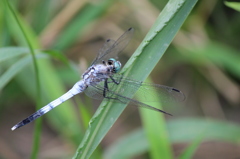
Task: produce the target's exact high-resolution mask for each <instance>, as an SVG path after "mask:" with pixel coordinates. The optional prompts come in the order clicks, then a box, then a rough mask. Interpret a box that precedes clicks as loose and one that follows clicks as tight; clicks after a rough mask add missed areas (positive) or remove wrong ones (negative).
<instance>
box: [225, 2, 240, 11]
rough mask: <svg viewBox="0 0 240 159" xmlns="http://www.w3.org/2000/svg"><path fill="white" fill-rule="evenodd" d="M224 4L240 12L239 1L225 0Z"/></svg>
mask: <svg viewBox="0 0 240 159" xmlns="http://www.w3.org/2000/svg"><path fill="white" fill-rule="evenodd" d="M224 4H225V5H226V6H228V7H229V8H232V9H235V10H236V11H239V12H240V3H239V2H227V1H225V2H224Z"/></svg>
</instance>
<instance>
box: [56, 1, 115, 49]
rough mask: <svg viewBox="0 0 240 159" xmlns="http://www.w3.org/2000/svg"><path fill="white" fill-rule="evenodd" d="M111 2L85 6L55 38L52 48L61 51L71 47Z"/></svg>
mask: <svg viewBox="0 0 240 159" xmlns="http://www.w3.org/2000/svg"><path fill="white" fill-rule="evenodd" d="M113 2H114V1H112V0H103V1H101V2H98V3H96V4H87V5H86V6H85V7H84V8H83V9H82V10H81V12H79V14H78V15H77V16H76V18H74V19H73V21H71V22H70V23H69V25H68V26H67V27H66V28H65V29H64V30H63V32H62V33H61V35H60V36H59V38H57V41H56V43H55V44H54V48H55V49H61V50H62V49H65V48H67V47H68V46H69V45H71V44H72V43H73V42H74V41H75V40H76V38H77V37H79V36H81V34H82V33H83V31H84V29H85V27H86V26H87V24H89V23H90V22H92V21H93V20H95V19H97V18H98V17H100V16H102V13H103V12H104V11H106V9H108V8H109V6H110V5H111V4H112V3H113Z"/></svg>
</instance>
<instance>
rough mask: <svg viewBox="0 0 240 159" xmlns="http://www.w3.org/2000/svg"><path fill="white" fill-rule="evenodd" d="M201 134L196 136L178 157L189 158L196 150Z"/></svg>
mask: <svg viewBox="0 0 240 159" xmlns="http://www.w3.org/2000/svg"><path fill="white" fill-rule="evenodd" d="M202 139H203V136H202V135H201V136H199V137H198V138H196V139H195V140H194V141H193V142H192V143H191V144H190V145H189V146H188V147H187V148H186V149H185V150H184V151H183V153H182V154H181V155H180V156H179V157H178V158H179V159H191V158H193V155H194V153H195V152H196V150H197V148H198V147H199V145H200V144H201V142H202Z"/></svg>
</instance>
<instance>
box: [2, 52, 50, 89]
mask: <svg viewBox="0 0 240 159" xmlns="http://www.w3.org/2000/svg"><path fill="white" fill-rule="evenodd" d="M0 51H1V49H0ZM37 58H47V56H46V55H45V54H38V55H37ZM30 63H32V58H31V56H30V55H28V56H26V57H24V58H21V59H20V60H18V61H17V62H15V63H14V64H12V65H11V67H10V68H8V69H7V71H6V72H4V73H3V74H2V75H1V77H0V90H1V89H3V88H4V87H5V86H6V84H7V83H8V82H9V81H10V80H11V79H13V77H15V76H16V75H17V74H18V73H19V72H21V71H22V69H24V67H26V66H27V65H29V64H30Z"/></svg>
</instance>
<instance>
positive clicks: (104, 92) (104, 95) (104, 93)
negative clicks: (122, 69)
mask: <svg viewBox="0 0 240 159" xmlns="http://www.w3.org/2000/svg"><path fill="white" fill-rule="evenodd" d="M111 79H112V78H111ZM107 80H108V79H106V80H105V81H104V89H103V97H104V98H107V99H115V100H118V98H112V97H107V95H106V92H107V91H109V89H108V81H107ZM113 82H114V81H113ZM114 83H115V82H114ZM119 83H120V82H119ZM119 83H118V84H119Z"/></svg>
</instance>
